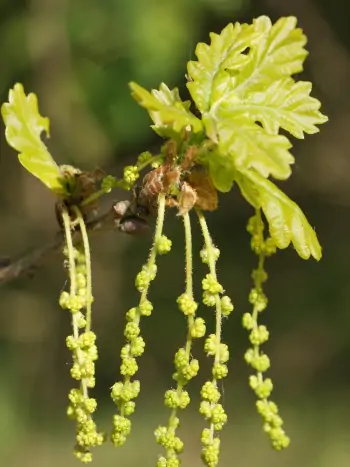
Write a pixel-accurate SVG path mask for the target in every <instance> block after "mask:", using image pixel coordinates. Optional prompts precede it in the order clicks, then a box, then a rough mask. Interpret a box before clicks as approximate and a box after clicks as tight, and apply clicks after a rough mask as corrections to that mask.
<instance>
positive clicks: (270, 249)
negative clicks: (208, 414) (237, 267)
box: [242, 211, 290, 450]
mask: <svg viewBox="0 0 350 467" xmlns="http://www.w3.org/2000/svg"><path fill="white" fill-rule="evenodd" d="M247 230H248V232H249V233H251V235H252V240H251V248H252V250H253V251H254V252H255V253H256V254H257V255H258V256H259V265H258V268H257V269H255V270H254V271H253V273H252V279H253V284H254V285H253V288H252V290H251V292H250V294H249V302H250V303H251V304H252V305H253V311H252V313H244V315H243V317H242V325H243V327H244V328H245V329H247V330H248V331H250V334H249V340H250V343H251V345H252V347H251V348H249V349H248V350H247V351H246V353H245V355H244V359H245V361H246V362H247V363H248V365H250V366H251V367H252V368H254V370H256V374H255V375H251V376H250V378H249V385H250V387H251V388H252V389H253V391H254V392H255V394H256V396H257V397H258V401H257V403H256V407H257V410H258V412H259V413H260V415H261V417H262V418H263V420H264V424H263V426H264V431H265V432H266V433H267V434H268V436H269V437H270V440H271V444H272V446H273V447H274V448H275V449H277V450H280V449H284V448H286V447H287V446H288V445H289V443H290V440H289V438H288V436H287V435H286V434H285V432H284V430H283V428H282V425H283V421H282V419H281V417H280V416H279V415H278V408H277V405H276V404H275V403H274V402H271V401H270V400H269V397H270V395H271V393H272V390H273V383H272V380H271V379H270V378H264V376H263V373H265V372H266V371H267V370H268V369H269V367H270V359H269V357H268V356H267V355H266V354H264V353H262V352H261V351H260V346H261V345H262V344H264V343H265V342H266V341H267V340H268V339H269V332H268V330H267V328H266V326H264V325H259V324H258V315H259V313H261V312H262V311H263V310H265V308H266V307H267V297H266V295H265V294H264V292H263V288H262V286H263V283H264V282H265V281H266V280H267V273H266V271H265V270H264V260H265V258H266V257H267V256H270V255H272V254H273V253H275V252H276V245H275V244H274V242H273V240H272V239H271V238H270V237H268V238H267V239H265V238H264V233H263V232H264V224H263V221H262V218H261V214H260V211H257V212H256V214H255V216H253V217H251V218H250V220H249V222H248V226H247Z"/></svg>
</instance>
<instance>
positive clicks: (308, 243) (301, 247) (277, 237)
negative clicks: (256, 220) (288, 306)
mask: <svg viewBox="0 0 350 467" xmlns="http://www.w3.org/2000/svg"><path fill="white" fill-rule="evenodd" d="M236 181H237V184H238V185H239V187H240V190H241V192H242V195H243V196H244V197H245V198H246V199H247V201H248V202H249V203H250V204H252V205H253V206H254V207H255V208H261V209H262V211H263V212H264V214H265V217H266V219H267V221H268V224H269V231H270V235H271V237H272V238H273V240H274V241H275V243H276V245H277V247H278V248H281V249H284V248H287V247H288V246H289V245H290V243H292V244H293V245H294V248H295V249H296V251H297V252H298V254H299V256H300V257H301V258H303V259H309V258H310V256H313V257H314V258H315V259H316V260H320V259H321V256H322V250H321V246H320V244H319V242H318V239H317V236H316V233H315V231H314V229H313V228H312V227H311V226H310V224H309V222H308V221H307V219H306V217H305V215H304V214H303V212H302V211H301V209H300V208H299V206H298V205H297V204H296V203H295V202H294V201H292V200H291V199H290V198H288V196H286V195H285V194H284V193H283V192H282V191H281V190H279V189H278V188H277V187H276V185H274V184H273V183H272V182H271V181H270V180H267V179H266V178H264V177H262V176H261V175H260V174H259V173H258V172H256V171H254V170H246V171H239V172H237V175H236Z"/></svg>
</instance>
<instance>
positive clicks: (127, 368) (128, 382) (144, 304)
mask: <svg viewBox="0 0 350 467" xmlns="http://www.w3.org/2000/svg"><path fill="white" fill-rule="evenodd" d="M164 214H165V196H164V195H163V194H161V195H159V200H158V216H157V224H156V230H155V235H154V241H153V245H152V248H151V252H150V256H149V258H148V261H147V263H146V264H145V265H144V266H143V267H142V270H141V271H140V272H139V273H138V274H137V276H136V281H135V286H136V289H137V290H138V291H139V292H140V294H141V296H140V301H139V304H138V306H137V307H134V308H131V309H130V310H129V311H128V312H127V313H126V319H127V323H126V325H125V329H124V336H125V339H126V344H125V345H124V346H123V347H122V349H121V360H122V361H121V366H120V373H121V375H122V376H123V381H119V382H117V383H115V384H114V385H113V386H112V389H111V397H112V399H113V401H114V403H115V404H116V406H117V407H118V414H116V415H114V418H113V429H112V434H111V439H112V442H113V444H114V445H115V446H122V445H123V444H124V443H125V441H126V439H127V436H128V435H129V433H130V431H131V421H130V419H129V417H130V415H131V414H132V413H133V412H134V410H135V401H134V399H136V397H137V396H138V394H139V392H140V381H138V380H133V381H132V377H133V376H134V375H135V374H136V372H137V370H138V364H137V360H136V358H137V357H140V356H141V355H142V354H143V352H144V349H145V342H144V340H143V338H142V337H141V336H140V320H141V317H142V316H150V314H151V313H152V310H153V305H152V303H151V302H150V300H149V299H148V297H147V295H148V290H149V287H150V284H151V282H152V281H153V280H154V279H155V277H156V273H157V265H156V257H157V255H158V254H161V255H162V254H166V253H168V252H169V251H170V249H171V240H169V239H168V238H167V237H166V236H165V235H163V225H164Z"/></svg>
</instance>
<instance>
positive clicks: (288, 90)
mask: <svg viewBox="0 0 350 467" xmlns="http://www.w3.org/2000/svg"><path fill="white" fill-rule="evenodd" d="M210 36H211V44H210V45H207V44H203V43H200V44H198V46H197V48H196V55H197V59H198V60H197V61H190V62H189V63H188V75H189V80H190V82H188V83H187V87H188V89H189V91H190V93H191V96H192V99H193V101H194V103H195V104H196V106H197V108H198V110H199V111H200V112H201V114H202V124H203V127H204V129H205V133H206V137H207V138H208V139H209V140H210V141H211V142H212V145H211V147H210V150H208V151H207V152H203V153H202V154H201V159H200V163H201V164H203V165H205V166H206V167H208V170H209V173H210V176H211V178H212V181H213V183H214V185H215V187H216V188H217V189H218V190H220V191H222V192H227V191H229V190H230V189H231V188H232V186H233V184H234V182H235V181H236V182H237V183H238V185H239V187H240V189H241V191H242V193H243V195H244V197H245V198H246V199H247V200H248V202H249V203H250V204H252V205H253V206H254V207H258V208H260V207H261V208H262V209H263V211H264V214H265V215H266V217H267V220H268V222H269V228H270V233H271V235H272V237H273V238H274V240H275V241H276V245H277V246H278V248H286V247H288V245H289V244H290V243H291V242H292V243H293V245H294V247H295V249H296V251H297V252H298V254H299V255H300V256H301V257H302V258H304V259H307V258H309V257H310V256H313V257H314V258H315V259H317V260H319V259H320V258H321V247H320V245H319V243H318V240H317V237H316V234H315V232H314V230H313V229H312V227H311V226H310V224H309V223H308V221H307V219H306V217H305V216H304V214H303V213H302V212H301V210H300V209H299V207H298V206H297V205H296V204H295V203H294V202H293V201H291V200H290V199H289V198H288V197H287V196H286V195H284V194H283V193H282V192H281V191H280V190H279V189H278V188H277V187H276V186H275V185H274V184H273V183H272V182H271V181H269V180H268V178H269V177H270V176H271V177H274V178H275V179H279V180H286V179H287V178H288V177H289V176H290V175H291V164H293V163H294V157H293V156H292V154H291V153H290V152H289V150H290V148H291V146H292V144H291V142H290V141H289V139H288V138H287V137H286V136H283V135H281V134H279V131H280V130H281V129H283V130H285V131H287V132H289V133H290V134H291V135H293V136H294V137H296V138H304V133H308V134H313V133H316V132H317V131H318V128H317V126H316V125H317V124H321V123H323V122H326V121H327V117H326V116H324V115H323V114H322V113H321V112H320V111H319V108H320V102H319V101H318V100H317V99H315V98H313V97H310V91H311V88H312V85H311V83H309V82H302V81H301V82H295V81H294V79H293V78H292V75H293V74H295V73H299V72H300V71H302V66H303V61H304V59H305V58H306V56H307V51H306V50H305V48H304V45H305V43H306V37H305V35H304V34H303V33H302V30H301V29H299V28H296V18H294V17H288V18H281V19H279V20H278V21H277V22H276V23H275V24H274V25H272V24H271V20H270V19H269V18H268V17H266V16H261V17H259V18H257V19H255V20H254V21H253V23H252V24H250V25H248V24H243V25H241V24H239V23H236V24H235V25H233V24H229V25H228V26H226V27H225V28H224V29H223V31H222V32H221V34H219V35H218V34H214V33H212V34H211V35H210ZM162 86H164V85H162ZM133 87H134V88H135V84H133ZM165 89H167V88H163V93H164V90H165ZM155 95H159V92H158V91H152V94H150V93H148V94H147V95H146V93H145V91H144V90H142V95H141V92H140V93H138V100H139V102H140V103H141V105H142V106H144V107H146V108H147V110H148V111H149V112H150V114H151V117H152V119H153V121H154V123H155V125H154V126H153V128H154V129H155V130H156V131H158V132H160V134H162V136H164V132H162V128H164V126H167V127H171V128H172V129H174V130H178V131H179V130H180V129H182V128H184V127H185V125H186V124H187V125H191V126H192V129H193V131H194V132H197V131H200V124H199V123H198V119H197V118H196V120H193V119H192V118H190V115H191V116H192V114H189V113H187V112H184V115H183V114H182V115H181V117H180V116H179V120H178V121H177V123H176V122H174V121H173V119H170V118H169V115H171V116H172V117H173V118H176V116H175V114H174V100H173V99H172V100H170V99H167V100H166V99H164V98H163V99H162V104H163V105H162V107H161V106H160V105H159V104H158V107H156V104H155V102H156V100H155V98H153V99H151V96H155ZM163 95H164V94H163ZM146 96H148V99H147V98H146ZM185 105H186V109H187V110H188V104H187V103H186V104H185V103H183V106H185ZM176 108H181V109H183V108H184V107H181V103H180V102H179V101H178V95H177V96H176ZM155 110H158V112H157V118H155V116H154V111H155ZM159 130H160V131H159ZM165 136H167V135H166V133H165ZM203 138H204V137H203Z"/></svg>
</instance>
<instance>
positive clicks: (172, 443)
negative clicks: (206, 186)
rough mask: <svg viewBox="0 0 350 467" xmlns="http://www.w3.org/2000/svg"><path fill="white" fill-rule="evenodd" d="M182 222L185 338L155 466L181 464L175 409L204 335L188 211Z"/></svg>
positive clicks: (183, 398) (185, 396)
mask: <svg viewBox="0 0 350 467" xmlns="http://www.w3.org/2000/svg"><path fill="white" fill-rule="evenodd" d="M183 221H184V230H185V243H186V254H185V258H186V259H185V262H186V288H185V292H184V293H183V294H182V295H180V296H179V297H178V299H177V304H178V307H179V309H180V311H181V312H182V313H183V314H184V315H185V317H186V318H187V338H186V342H185V346H184V347H181V348H180V349H179V350H178V351H177V352H176V354H175V358H174V364H175V373H174V374H173V379H174V380H175V381H176V388H175V389H169V390H167V391H166V393H165V397H164V403H165V405H166V406H167V407H168V408H169V409H171V414H170V417H169V420H168V425H167V426H159V427H158V428H157V429H156V430H155V437H156V440H157V443H158V444H160V445H161V446H163V447H164V448H165V450H166V454H165V456H161V457H159V459H158V462H157V467H178V466H179V465H180V459H179V457H178V454H179V453H180V452H181V451H182V449H183V442H182V440H181V439H180V438H179V437H178V436H177V434H176V430H177V428H178V426H179V424H180V420H179V418H178V411H179V410H183V409H185V408H186V407H187V406H188V404H189V403H190V396H189V393H188V392H187V391H186V390H185V389H184V388H185V386H186V385H187V383H188V382H189V381H190V380H191V379H192V378H193V377H195V376H196V375H197V373H198V370H199V363H198V360H196V359H195V358H192V357H191V348H192V340H193V339H196V338H200V337H203V336H204V335H205V322H204V320H203V319H202V318H196V310H197V307H198V304H197V303H196V302H195V300H194V298H193V282H192V233H191V222H190V216H189V213H186V214H184V216H183Z"/></svg>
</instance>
